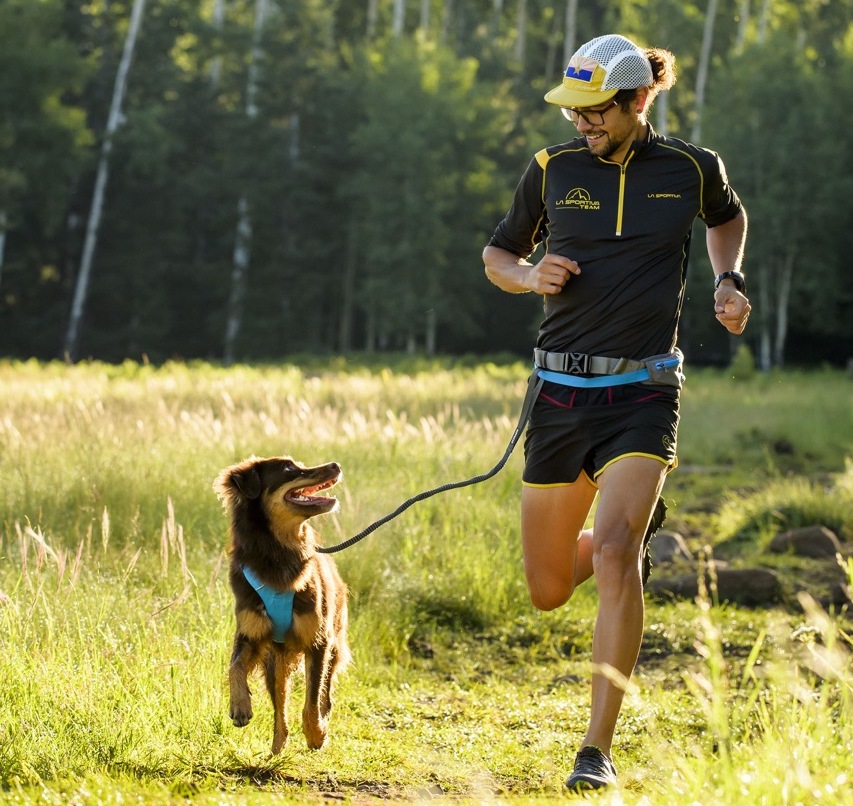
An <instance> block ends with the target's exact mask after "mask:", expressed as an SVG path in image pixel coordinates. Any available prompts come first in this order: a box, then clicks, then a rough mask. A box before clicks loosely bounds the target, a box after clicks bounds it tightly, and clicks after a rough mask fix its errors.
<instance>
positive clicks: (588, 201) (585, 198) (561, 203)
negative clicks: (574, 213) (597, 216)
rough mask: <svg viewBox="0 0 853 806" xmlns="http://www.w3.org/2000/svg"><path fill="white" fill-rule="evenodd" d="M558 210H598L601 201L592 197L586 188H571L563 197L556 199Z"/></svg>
mask: <svg viewBox="0 0 853 806" xmlns="http://www.w3.org/2000/svg"><path fill="white" fill-rule="evenodd" d="M557 209H558V210H600V209H601V202H600V201H598V200H597V199H593V198H592V197H591V196H590V195H589V191H588V190H587V189H586V188H572V189H571V190H570V191H569V192H568V193H567V194H566V196H565V198H563V199H557Z"/></svg>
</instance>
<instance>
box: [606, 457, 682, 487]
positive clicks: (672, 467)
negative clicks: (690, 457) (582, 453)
mask: <svg viewBox="0 0 853 806" xmlns="http://www.w3.org/2000/svg"><path fill="white" fill-rule="evenodd" d="M629 456H642V457H644V458H646V459H655V460H657V461H658V462H660V463H661V464H662V465H666V467H667V473H669V472H670V471H672V470H675V468H676V467H678V457H676V458H675V459H673V461H672V463H670V462H667V460H666V459H664V458H663V457H661V456H656V455H655V454H653V453H623V454H620V455H619V456H617V457H615V458H614V459H611V460H610V461H609V462H608V463H607V464H606V465H604V467H602V468H601V470H599V471H598V472H597V473H596V474H595V479H597V478H598V477H599V476H600V475H601V474H602V473H603V472H604V471H605V470H607V468H608V467H610V465H612V464H613V463H614V462H618V461H619V460H620V459H627V458H628V457H629ZM593 483H594V482H593Z"/></svg>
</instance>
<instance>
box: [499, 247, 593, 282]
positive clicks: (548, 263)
mask: <svg viewBox="0 0 853 806" xmlns="http://www.w3.org/2000/svg"><path fill="white" fill-rule="evenodd" d="M483 263H484V264H485V266H486V276H487V277H488V278H489V280H491V281H492V282H493V283H494V284H495V285H496V286H497V287H498V288H500V289H501V290H502V291H508V292H509V293H510V294H523V293H525V292H526V291H533V292H534V293H535V294H559V293H560V291H561V290H562V289H563V286H564V285H565V284H566V282H568V279H569V277H571V276H572V275H573V274H580V273H581V270H580V266H578V264H577V263H575V261H574V260H569V258H567V257H563V256H562V255H551V254H548V255H545V256H544V257H543V258H542V260H540V261H539V262H538V263H535V264H534V263H530V262H528V261H527V260H525V259H524V258H523V257H519V256H518V255H514V254H513V253H512V252H508V251H507V250H506V249H501V248H500V247H498V246H487V247H486V248H485V249H484V250H483Z"/></svg>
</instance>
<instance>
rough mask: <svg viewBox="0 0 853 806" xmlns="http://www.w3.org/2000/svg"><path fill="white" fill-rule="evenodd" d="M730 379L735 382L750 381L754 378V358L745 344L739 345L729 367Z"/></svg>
mask: <svg viewBox="0 0 853 806" xmlns="http://www.w3.org/2000/svg"><path fill="white" fill-rule="evenodd" d="M729 371H730V372H731V374H732V378H734V379H735V380H736V381H750V380H752V379H753V378H754V377H755V358H754V357H753V355H752V350H750V349H749V345H747V344H739V345H738V347H737V349H736V350H735V354H734V357H733V358H732V363H731V364H730V365H729Z"/></svg>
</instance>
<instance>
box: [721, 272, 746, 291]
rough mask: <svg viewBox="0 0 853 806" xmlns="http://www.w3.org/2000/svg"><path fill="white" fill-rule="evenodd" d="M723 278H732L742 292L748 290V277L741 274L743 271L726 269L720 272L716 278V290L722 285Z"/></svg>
mask: <svg viewBox="0 0 853 806" xmlns="http://www.w3.org/2000/svg"><path fill="white" fill-rule="evenodd" d="M723 280H731V281H732V282H733V283H734V284H735V288H736V289H737V290H738V291H740V293H741V294H743V293H745V292H746V278H745V277H744V276H743V274H741V272H739V271H724V272H723V273H722V274H718V275H717V277H716V279H715V280H714V290H715V291H716V290H717V289H718V288H719V287H720V283H722V282H723Z"/></svg>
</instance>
